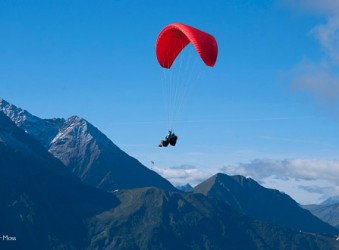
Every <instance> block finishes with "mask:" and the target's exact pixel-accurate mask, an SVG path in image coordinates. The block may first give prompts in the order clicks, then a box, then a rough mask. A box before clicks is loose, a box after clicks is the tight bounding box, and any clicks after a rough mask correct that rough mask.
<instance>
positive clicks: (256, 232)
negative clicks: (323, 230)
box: [90, 188, 335, 250]
mask: <svg viewBox="0 0 339 250" xmlns="http://www.w3.org/2000/svg"><path fill="white" fill-rule="evenodd" d="M115 194H116V196H117V197H118V199H119V200H120V204H119V206H117V207H116V208H114V209H112V210H110V211H108V212H104V213H102V214H101V215H99V216H97V217H96V218H95V221H92V222H91V223H92V224H93V225H95V228H96V229H97V230H98V231H96V232H93V234H94V236H93V241H92V244H91V245H90V248H91V249H180V250H185V249H246V250H249V249H272V250H273V249H274V250H275V249H315V250H318V249H330V247H329V245H328V242H333V243H335V239H334V238H330V237H329V238H326V237H324V238H319V237H317V236H316V235H312V234H307V233H301V232H297V231H293V230H291V229H287V228H282V227H279V226H275V225H271V224H268V223H264V222H259V221H257V220H254V219H251V218H249V217H246V216H244V215H242V214H241V213H239V212H237V211H235V210H234V209H232V208H231V207H230V206H228V205H227V204H226V203H225V202H222V201H218V200H215V199H210V198H208V197H206V196H204V195H201V194H193V193H176V192H169V191H164V190H160V189H157V188H143V189H132V190H123V191H118V192H115ZM103 232H104V233H103ZM107 236H108V237H107Z"/></svg>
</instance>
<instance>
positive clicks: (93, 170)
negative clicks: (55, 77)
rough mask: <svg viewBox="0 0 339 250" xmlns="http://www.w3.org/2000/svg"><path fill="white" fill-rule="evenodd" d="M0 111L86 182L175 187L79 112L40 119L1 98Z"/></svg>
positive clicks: (106, 186) (105, 186)
mask: <svg viewBox="0 0 339 250" xmlns="http://www.w3.org/2000/svg"><path fill="white" fill-rule="evenodd" d="M0 111H2V112H3V113H4V114H6V115H7V116H8V117H9V118H10V119H11V120H12V121H13V122H15V124H16V125H17V126H18V127H20V128H21V129H23V130H24V131H25V132H26V133H27V134H29V135H31V136H32V137H34V138H35V139H36V140H37V141H39V142H40V143H41V144H42V145H43V146H44V147H45V148H46V149H47V150H48V151H49V152H50V153H51V154H53V156H54V157H56V158H57V159H59V160H60V161H61V162H62V163H63V164H64V165H65V166H66V167H67V168H68V169H69V170H70V171H71V172H72V173H73V174H75V175H76V176H78V177H79V178H80V179H81V180H82V181H84V182H85V183H87V184H90V185H92V186H95V187H98V188H101V189H104V190H116V189H126V188H140V187H150V186H154V187H158V188H162V189H166V190H173V191H174V190H176V189H175V187H174V186H172V185H171V184H170V182H169V181H167V180H166V179H164V178H162V177H161V176H160V175H159V174H157V173H156V172H154V171H152V170H150V169H148V168H147V167H145V166H144V165H142V164H141V163H140V162H139V161H137V160H136V159H135V158H133V157H131V156H129V155H128V154H126V153H125V152H123V151H122V150H121V149H120V148H118V147H117V146H116V145H115V144H114V143H113V142H112V141H111V140H110V139H108V138H107V137H106V136H105V135H104V134H103V133H102V132H100V131H99V130H98V129H97V128H96V127H94V126H93V125H92V124H91V123H89V122H88V121H86V120H85V119H82V118H80V117H78V116H72V117H70V118H68V119H67V120H65V119H60V118H54V119H41V118H39V117H37V116H34V115H32V114H30V113H29V112H27V111H26V110H23V109H21V108H18V107H16V106H15V105H13V104H10V103H8V102H6V101H5V100H3V99H0Z"/></svg>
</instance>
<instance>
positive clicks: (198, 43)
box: [156, 23, 218, 69]
mask: <svg viewBox="0 0 339 250" xmlns="http://www.w3.org/2000/svg"><path fill="white" fill-rule="evenodd" d="M190 42H191V43H192V44H193V46H194V48H195V49H196V51H197V52H198V54H199V55H200V57H201V59H202V60H203V61H204V63H205V64H206V65H207V66H210V67H213V66H214V64H215V62H216V60H217V56H218V45H217V42H216V40H215V39H214V37H213V36H212V35H210V34H208V33H206V32H204V31H201V30H198V29H196V28H193V27H191V26H188V25H185V24H181V23H174V24H170V25H167V26H166V27H165V28H164V29H163V30H162V31H161V32H160V34H159V36H158V39H157V42H156V55H157V59H158V62H159V64H160V65H161V66H162V67H164V68H168V69H169V68H170V67H171V66H172V64H173V62H174V60H175V58H176V57H177V56H178V54H179V53H180V52H181V51H182V50H183V48H185V46H186V45H187V44H189V43H190Z"/></svg>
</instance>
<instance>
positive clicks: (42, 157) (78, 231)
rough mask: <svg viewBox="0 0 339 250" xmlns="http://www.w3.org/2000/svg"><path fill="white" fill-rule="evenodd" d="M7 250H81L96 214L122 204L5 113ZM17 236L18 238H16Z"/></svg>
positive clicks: (1, 143)
mask: <svg viewBox="0 0 339 250" xmlns="http://www.w3.org/2000/svg"><path fill="white" fill-rule="evenodd" d="M0 197H1V199H0V221H1V223H0V232H1V237H3V235H4V236H8V237H9V238H11V239H12V240H4V239H3V238H1V241H0V248H1V249H81V248H83V247H86V246H87V245H88V244H89V241H90V239H89V238H88V234H89V228H88V226H87V225H86V224H85V223H84V222H85V221H86V220H88V219H90V218H91V217H93V216H95V215H96V214H99V213H101V212H103V211H105V210H108V209H110V208H113V207H114V206H116V205H117V204H118V200H117V199H116V198H115V196H114V195H112V194H109V193H106V192H104V191H101V190H99V189H95V188H92V187H90V186H87V185H84V184H83V183H82V182H80V181H79V179H77V178H75V177H74V176H73V175H71V174H70V173H69V172H68V171H66V169H65V167H64V166H63V165H62V163H61V162H59V161H58V160H57V159H55V158H54V157H53V156H52V155H51V154H49V153H48V152H47V151H46V150H45V149H44V148H43V146H42V145H41V144H40V143H39V142H37V141H35V139H33V138H32V137H30V136H29V135H27V134H26V133H24V132H23V131H22V130H21V129H19V128H18V127H17V126H16V125H15V124H14V123H13V122H12V121H10V119H9V118H8V117H7V116H5V115H4V114H3V113H1V112H0ZM14 238H15V240H13V239H14Z"/></svg>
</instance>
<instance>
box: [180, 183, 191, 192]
mask: <svg viewBox="0 0 339 250" xmlns="http://www.w3.org/2000/svg"><path fill="white" fill-rule="evenodd" d="M176 188H177V189H179V190H181V191H184V192H187V191H190V190H192V188H193V187H192V186H191V185H190V184H189V183H187V184H186V185H182V186H176Z"/></svg>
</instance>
